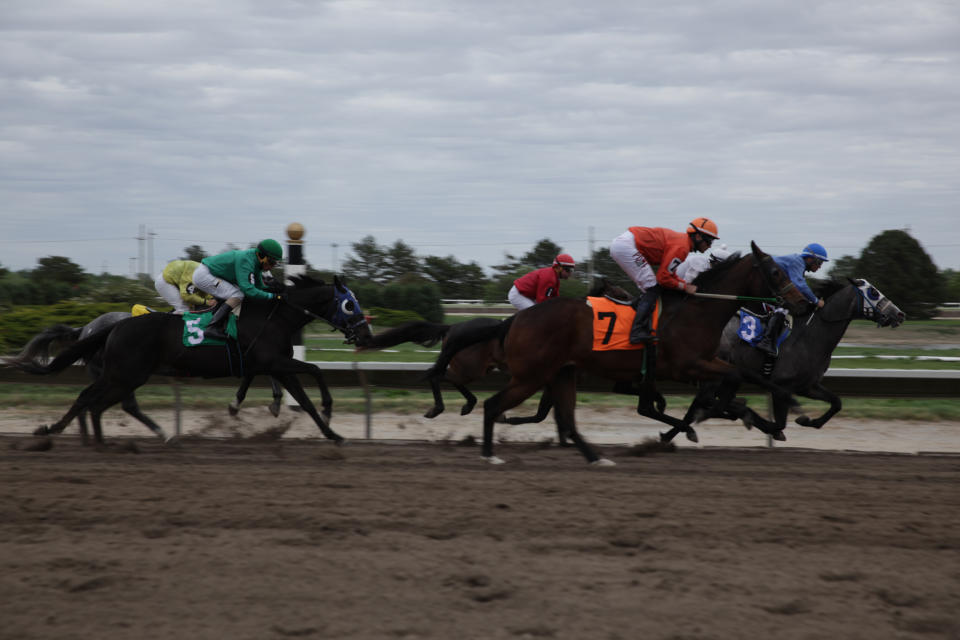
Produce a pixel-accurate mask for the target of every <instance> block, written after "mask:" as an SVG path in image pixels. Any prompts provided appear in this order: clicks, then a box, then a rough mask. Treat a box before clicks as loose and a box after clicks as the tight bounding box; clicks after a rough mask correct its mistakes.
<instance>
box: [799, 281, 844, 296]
mask: <svg viewBox="0 0 960 640" xmlns="http://www.w3.org/2000/svg"><path fill="white" fill-rule="evenodd" d="M808 283H809V284H810V290H811V291H813V292H814V293H815V294H817V297H818V298H823V299H824V300H826V299H827V298H829V297H830V296H832V295H833V294H835V293H836V292H838V291H840V290H841V289H843V288H844V287H846V286H847V285H848V284H850V283H849V282H848V281H847V280H839V279H837V278H830V279H825V280H821V279H819V278H816V279H814V278H811V279H810V280H809V281H808Z"/></svg>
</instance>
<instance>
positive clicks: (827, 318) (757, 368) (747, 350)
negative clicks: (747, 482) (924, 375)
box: [660, 280, 906, 441]
mask: <svg viewBox="0 0 960 640" xmlns="http://www.w3.org/2000/svg"><path fill="white" fill-rule="evenodd" d="M823 286H824V291H823V292H822V294H823V295H822V297H823V299H824V306H823V308H822V309H819V310H817V311H815V312H814V313H811V314H810V315H808V316H806V317H801V318H796V319H794V325H793V328H792V330H791V331H790V334H789V335H788V336H787V338H786V339H785V340H784V341H783V343H782V344H781V345H780V350H779V354H778V355H777V356H776V358H775V359H773V360H772V361H770V360H768V358H771V356H768V355H767V354H766V353H764V352H763V351H760V350H759V349H757V348H756V347H754V346H751V345H750V344H749V343H747V342H746V341H744V339H742V338H741V337H740V335H739V332H740V318H739V317H738V316H734V317H733V318H732V319H731V320H730V322H729V323H727V326H726V328H725V329H724V331H723V336H722V338H721V341H720V348H719V352H718V356H719V357H720V358H721V359H722V360H725V361H727V362H730V363H731V364H733V365H735V366H736V367H737V368H738V369H741V370H748V371H753V372H757V373H762V374H763V375H764V376H765V377H767V379H768V380H769V381H770V382H772V383H773V384H775V385H776V386H777V387H779V388H780V389H782V390H783V391H782V392H775V393H772V394H771V397H772V400H773V422H772V423H769V422H767V421H765V420H763V419H761V418H759V417H758V416H756V414H753V412H749V414H748V413H747V412H746V411H745V403H743V401H740V400H739V399H738V402H737V403H736V404H735V405H734V406H733V407H732V409H731V411H728V412H725V413H724V414H723V415H715V414H711V413H709V412H708V411H706V410H705V409H704V407H706V406H709V404H711V400H712V399H713V398H714V397H716V396H717V395H720V394H724V393H727V394H731V395H733V394H735V393H736V389H725V390H722V389H719V388H718V387H716V386H713V387H709V388H704V389H702V390H701V392H700V394H698V396H697V398H695V399H694V401H693V405H691V408H690V410H691V411H694V412H695V413H696V416H697V418H696V420H695V422H702V421H703V420H706V419H707V418H727V419H731V420H735V419H742V420H744V424H746V425H747V426H748V427H749V426H753V425H754V424H756V422H757V420H760V421H761V422H763V423H765V424H764V426H765V427H770V426H773V425H775V426H776V429H775V430H774V432H773V437H774V439H777V440H785V439H786V438H785V437H784V436H783V429H784V427H786V422H787V413H788V411H789V409H790V406H791V402H792V394H796V395H800V396H804V397H807V398H812V399H814V400H822V401H824V402H827V403H829V404H830V408H829V409H828V410H827V411H826V412H825V413H824V414H823V415H821V416H820V417H818V418H810V417H809V416H806V415H801V416H799V417H798V418H797V419H796V422H797V424H799V425H801V426H804V427H812V428H814V429H819V428H820V427H822V426H823V425H824V424H826V422H827V421H828V420H830V418H832V417H833V416H834V415H836V413H837V412H838V411H840V409H841V407H842V403H841V401H840V398H839V397H838V396H837V395H836V394H834V393H833V392H832V391H830V390H829V389H827V388H826V387H824V386H823V376H824V374H825V373H826V371H827V368H828V367H829V366H830V357H831V355H832V354H833V351H834V349H836V348H837V345H838V344H839V343H840V340H841V339H842V338H843V334H844V333H846V331H847V327H848V326H850V322H851V321H852V320H853V319H855V318H864V319H867V320H873V321H874V322H876V323H877V326H878V327H897V326H899V325H900V324H902V323H903V321H904V319H905V318H906V316H905V314H904V313H903V312H902V311H901V310H900V309H899V308H898V307H897V305H895V304H894V303H893V302H891V301H890V300H888V299H887V298H886V297H885V296H884V295H883V294H882V293H880V291H878V290H877V288H876V287H874V286H873V285H871V284H870V283H869V282H867V281H866V280H847V281H846V282H841V281H836V280H833V281H828V282H826V283H825V284H824V285H823ZM748 416H749V417H748ZM677 433H678V432H677V431H676V430H675V429H671V430H670V431H668V432H667V433H663V434H661V436H660V437H661V439H662V440H664V441H669V440H671V439H673V437H674V436H676V435H677Z"/></svg>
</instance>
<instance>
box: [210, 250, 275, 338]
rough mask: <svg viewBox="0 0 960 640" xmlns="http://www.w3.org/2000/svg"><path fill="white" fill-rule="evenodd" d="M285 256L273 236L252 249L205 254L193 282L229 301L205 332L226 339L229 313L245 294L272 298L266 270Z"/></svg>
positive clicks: (217, 297) (216, 314)
mask: <svg viewBox="0 0 960 640" xmlns="http://www.w3.org/2000/svg"><path fill="white" fill-rule="evenodd" d="M281 260H283V248H282V247H281V246H280V243H279V242H277V241H276V240H273V239H270V238H268V239H266V240H264V241H262V242H261V243H260V244H258V245H257V246H256V247H255V248H253V249H237V250H236V251H227V252H225V253H221V254H219V255H216V256H210V257H208V258H204V259H203V261H202V262H201V263H200V266H199V267H197V268H196V270H195V271H194V272H193V283H194V284H195V285H197V288H198V289H200V290H201V291H205V292H207V293H209V294H211V295H212V296H213V297H214V298H216V299H217V300H225V301H226V304H224V305H220V306H219V307H217V310H216V311H215V312H214V314H213V318H212V319H211V320H210V324H208V325H207V328H206V329H204V331H203V333H204V335H205V336H206V337H207V338H214V339H216V340H225V339H226V338H227V335H226V321H227V314H229V313H230V312H231V311H233V310H234V309H236V308H237V307H238V306H239V305H240V303H241V302H242V301H243V298H244V296H249V297H251V298H259V299H261V300H273V299H275V298H277V297H278V295H277V294H276V293H270V292H269V291H266V290H265V288H264V284H263V275H262V274H263V272H264V271H269V270H270V269H273V268H274V267H275V266H277V264H278V263H279V262H280V261H281Z"/></svg>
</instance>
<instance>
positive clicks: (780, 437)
mask: <svg viewBox="0 0 960 640" xmlns="http://www.w3.org/2000/svg"><path fill="white" fill-rule="evenodd" d="M770 437H771V438H773V439H774V440H777V441H779V442H786V441H787V436H785V435H783V430H782V429H781V430H780V431H774V432H773V433H771V434H770Z"/></svg>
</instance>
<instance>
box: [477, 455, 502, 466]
mask: <svg viewBox="0 0 960 640" xmlns="http://www.w3.org/2000/svg"><path fill="white" fill-rule="evenodd" d="M480 459H481V460H484V461H486V462H489V463H490V464H506V463H507V461H506V460H504V459H503V458H500V457H497V456H480Z"/></svg>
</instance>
